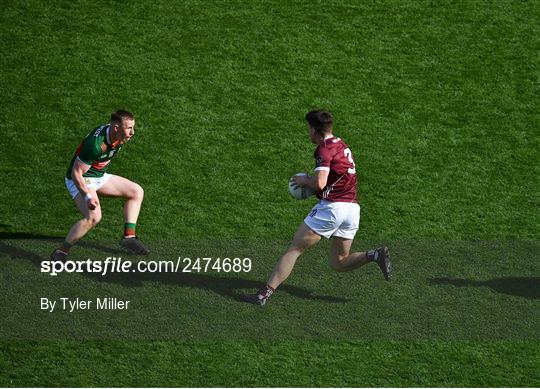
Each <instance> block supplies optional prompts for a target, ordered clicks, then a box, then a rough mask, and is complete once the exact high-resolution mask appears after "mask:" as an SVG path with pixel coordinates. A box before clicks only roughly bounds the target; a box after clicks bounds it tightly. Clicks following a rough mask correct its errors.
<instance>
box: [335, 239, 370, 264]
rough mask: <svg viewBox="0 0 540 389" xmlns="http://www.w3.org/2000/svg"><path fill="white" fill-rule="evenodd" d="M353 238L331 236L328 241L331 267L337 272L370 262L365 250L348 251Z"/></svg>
mask: <svg viewBox="0 0 540 389" xmlns="http://www.w3.org/2000/svg"><path fill="white" fill-rule="evenodd" d="M352 243H353V240H352V239H345V238H340V237H338V236H333V237H332V239H331V243H330V261H329V265H330V267H331V268H332V269H334V270H335V271H339V272H346V271H351V270H354V269H357V268H359V267H360V266H363V265H365V264H366V263H368V262H370V261H369V260H368V256H367V252H364V251H362V252H355V253H350V250H351V246H352Z"/></svg>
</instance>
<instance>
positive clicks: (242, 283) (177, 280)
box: [0, 232, 349, 303]
mask: <svg viewBox="0 0 540 389" xmlns="http://www.w3.org/2000/svg"><path fill="white" fill-rule="evenodd" d="M0 239H12V240H15V239H17V240H25V241H26V243H28V242H27V241H28V240H40V241H43V240H46V241H50V242H51V243H55V244H58V243H59V242H61V241H62V239H61V238H58V237H55V236H46V235H37V234H26V233H5V232H0ZM36 246H38V247H39V249H38V250H37V251H38V252H42V251H43V244H42V243H41V244H38V243H36ZM80 246H83V247H87V248H93V249H97V250H100V251H103V252H106V253H108V254H109V255H111V254H115V253H117V252H118V253H120V254H125V252H124V251H120V250H118V251H116V250H112V249H111V248H109V247H105V246H101V245H98V244H96V243H92V242H82V243H81V244H80ZM54 247H55V246H54V245H51V251H52V250H53V249H54ZM0 254H5V255H7V256H8V257H10V258H12V259H19V258H20V259H25V260H28V261H30V262H32V263H33V264H34V265H35V266H37V267H38V268H41V262H42V261H44V260H48V259H49V258H48V255H47V256H45V257H44V256H42V255H39V254H36V253H35V252H33V251H29V250H28V249H25V248H21V247H18V245H16V244H13V243H12V242H9V241H7V242H6V241H2V240H0ZM78 274H82V275H84V276H86V277H88V278H91V279H93V280H95V281H99V282H112V283H116V284H120V285H122V286H126V287H139V286H142V285H143V282H159V283H165V284H171V285H178V286H180V287H188V288H198V289H205V290H211V291H213V292H214V293H217V294H219V295H220V296H223V297H226V298H229V299H233V300H236V301H242V299H241V297H242V295H243V293H240V292H239V290H244V293H248V292H249V293H254V292H255V291H256V289H258V288H259V287H261V285H262V283H261V282H260V281H254V280H249V279H245V278H240V277H218V276H214V275H210V274H203V273H139V272H131V273H109V274H106V275H105V276H102V275H101V274H99V273H88V272H84V273H78ZM280 291H284V292H286V293H288V294H290V295H293V296H295V297H298V298H301V299H305V300H316V301H326V302H330V303H345V302H348V301H349V300H348V299H345V298H341V297H334V296H325V295H314V294H313V293H312V292H311V291H310V290H307V289H304V288H300V287H296V286H292V285H283V286H281V287H280Z"/></svg>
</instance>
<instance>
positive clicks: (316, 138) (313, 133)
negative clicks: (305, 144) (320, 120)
mask: <svg viewBox="0 0 540 389" xmlns="http://www.w3.org/2000/svg"><path fill="white" fill-rule="evenodd" d="M308 130H309V139H310V140H311V143H313V144H316V145H318V144H319V142H320V141H321V136H320V135H319V133H318V132H317V131H315V129H314V128H313V127H311V126H310V125H309V124H308Z"/></svg>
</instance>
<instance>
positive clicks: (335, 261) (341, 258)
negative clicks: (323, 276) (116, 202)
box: [329, 255, 347, 272]
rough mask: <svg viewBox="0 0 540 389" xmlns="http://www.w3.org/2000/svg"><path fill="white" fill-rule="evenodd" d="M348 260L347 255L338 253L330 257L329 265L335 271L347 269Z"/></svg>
mask: <svg viewBox="0 0 540 389" xmlns="http://www.w3.org/2000/svg"><path fill="white" fill-rule="evenodd" d="M346 261H347V256H346V255H338V256H337V257H334V258H332V259H330V262H329V265H330V267H331V268H332V269H333V270H335V271H338V272H340V271H345V262H346Z"/></svg>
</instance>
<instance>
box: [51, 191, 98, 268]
mask: <svg viewBox="0 0 540 389" xmlns="http://www.w3.org/2000/svg"><path fill="white" fill-rule="evenodd" d="M89 193H90V194H91V195H92V197H93V198H95V199H96V200H97V206H96V208H95V209H90V208H88V203H87V201H86V200H85V199H84V198H83V196H82V195H81V194H80V193H79V194H77V196H75V198H74V201H75V204H76V205H77V208H78V209H79V212H81V213H82V215H83V218H82V219H81V220H79V221H78V222H76V223H75V224H74V225H73V226H72V227H71V229H70V230H69V232H68V234H67V236H66V239H65V241H64V242H63V243H62V246H61V247H59V248H58V249H56V250H54V251H53V253H52V254H51V258H52V259H53V260H57V261H63V260H66V259H67V254H68V252H69V250H70V248H71V246H73V245H74V244H75V243H77V242H78V241H79V240H80V239H81V238H82V237H83V236H85V235H86V234H87V233H88V231H90V230H91V229H92V228H94V227H95V226H96V225H97V224H98V223H99V222H100V220H101V206H100V204H99V197H98V196H97V194H96V191H95V190H93V189H92V190H90V191H89Z"/></svg>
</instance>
